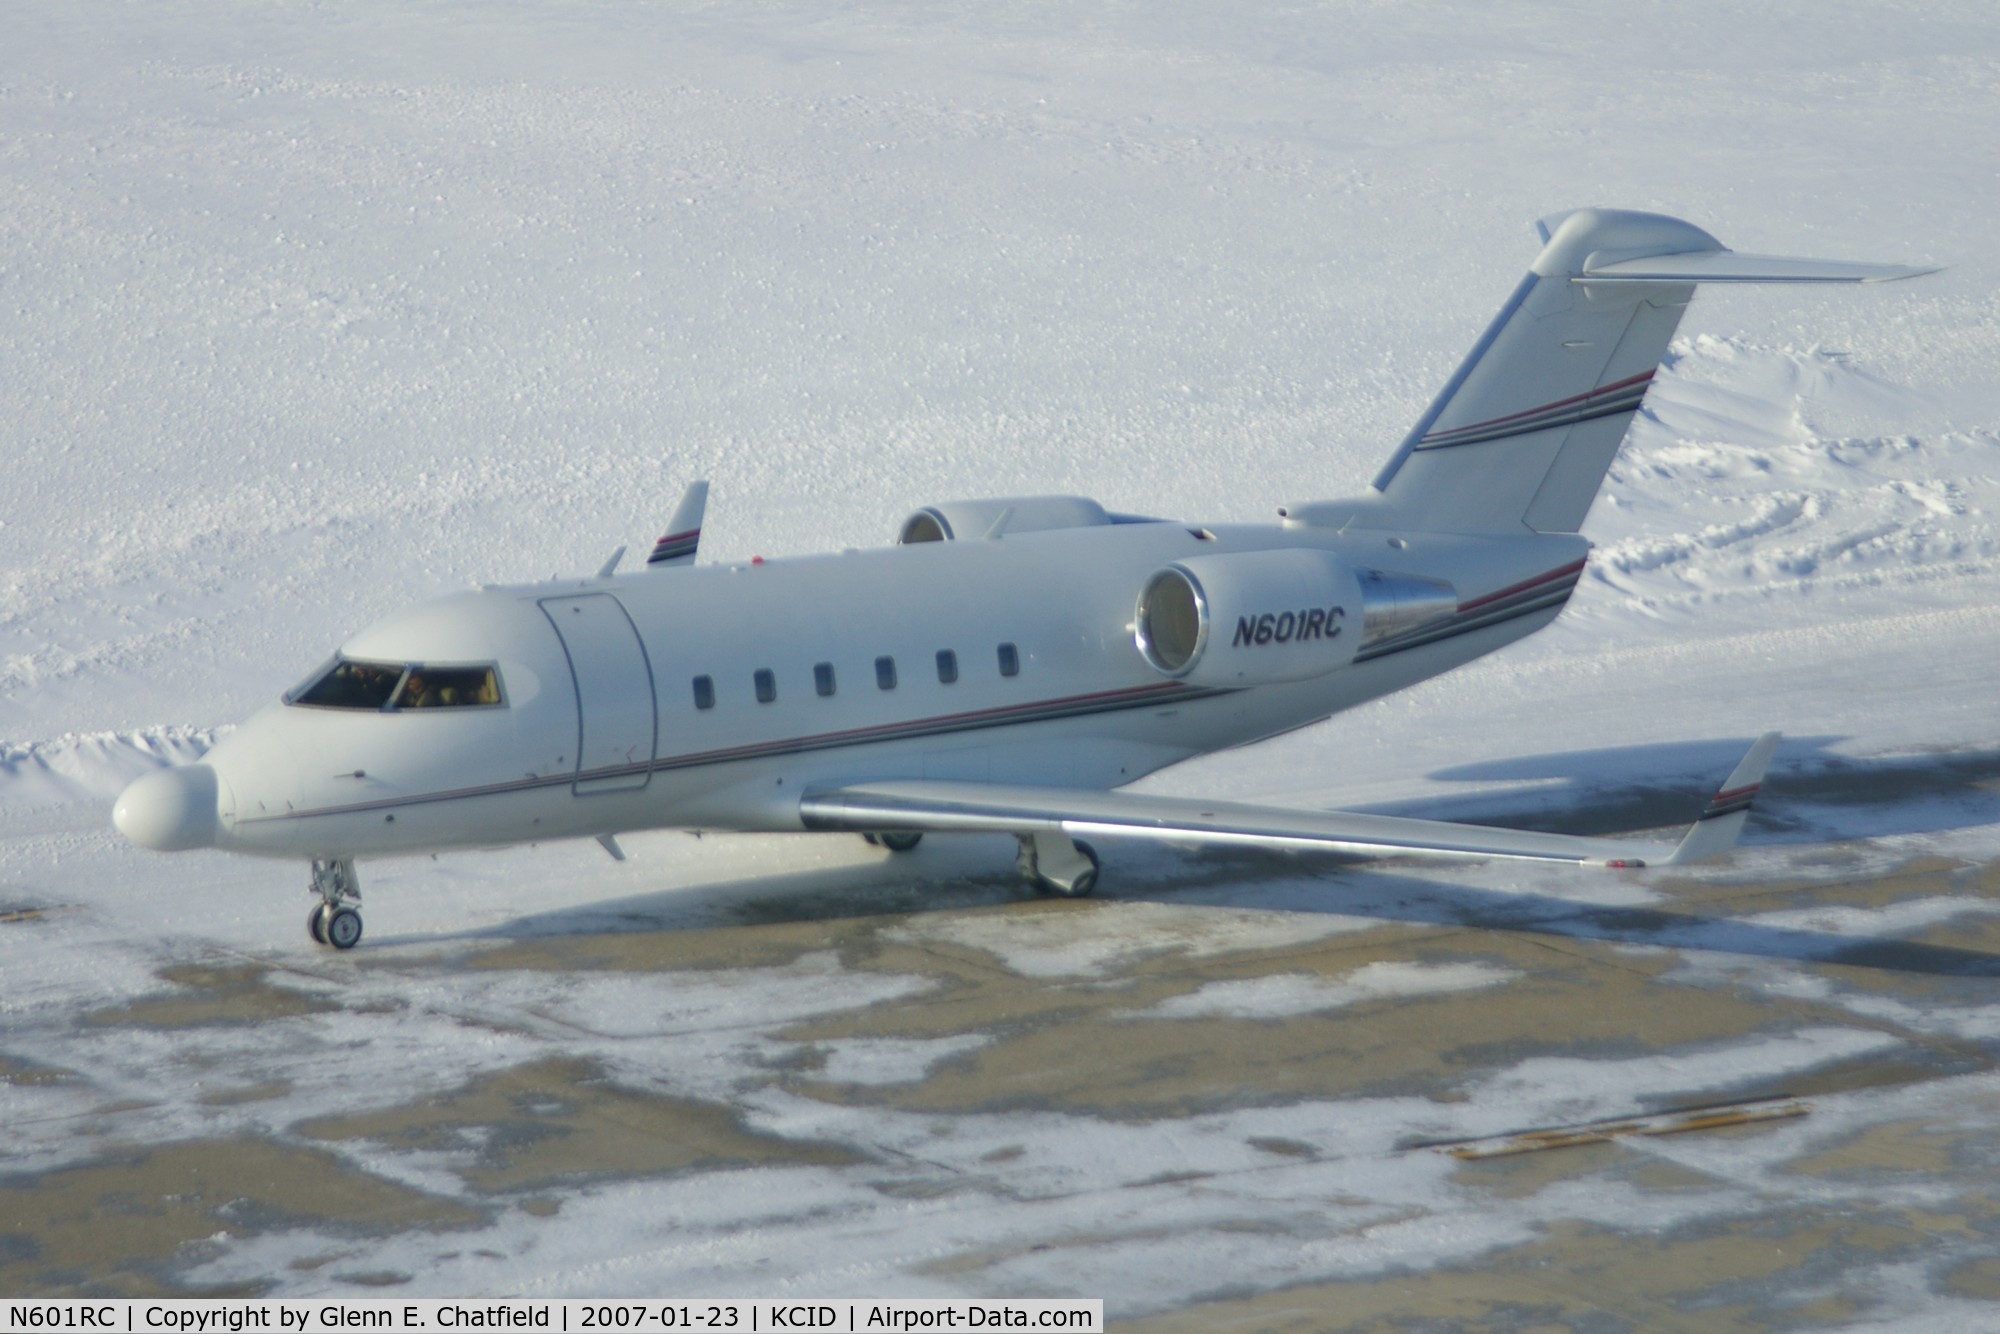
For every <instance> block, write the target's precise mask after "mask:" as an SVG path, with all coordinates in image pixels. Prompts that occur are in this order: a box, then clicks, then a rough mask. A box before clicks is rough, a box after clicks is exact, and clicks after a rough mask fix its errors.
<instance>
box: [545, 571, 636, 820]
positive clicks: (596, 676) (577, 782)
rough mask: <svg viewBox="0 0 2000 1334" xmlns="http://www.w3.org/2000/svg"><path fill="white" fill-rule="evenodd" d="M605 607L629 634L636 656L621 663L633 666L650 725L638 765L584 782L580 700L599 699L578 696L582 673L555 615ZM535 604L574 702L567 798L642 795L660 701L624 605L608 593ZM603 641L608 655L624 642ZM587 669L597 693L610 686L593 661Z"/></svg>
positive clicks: (585, 727)
mask: <svg viewBox="0 0 2000 1334" xmlns="http://www.w3.org/2000/svg"><path fill="white" fill-rule="evenodd" d="M606 603H608V604H610V611H611V612H613V613H615V614H616V618H617V619H616V623H617V624H622V625H623V626H624V627H625V629H626V631H627V633H629V634H630V636H631V640H630V643H631V645H632V647H633V648H634V649H635V650H636V651H637V654H636V658H628V659H627V660H626V664H627V665H628V666H629V665H633V664H636V666H637V667H638V669H639V672H640V675H641V676H642V677H643V678H644V680H645V683H646V705H647V708H648V711H649V715H650V718H651V724H650V726H649V727H648V729H647V733H646V738H645V745H646V755H645V759H644V760H643V761H639V760H633V761H632V762H631V763H630V765H627V766H623V767H622V768H617V769H616V770H615V771H614V772H611V773H608V774H605V775H603V776H602V777H598V778H586V777H584V773H585V764H586V762H587V760H586V756H585V747H586V745H587V744H589V741H590V730H589V719H590V713H589V711H588V710H587V709H586V708H585V703H584V701H585V699H586V698H601V697H602V696H599V695H597V694H596V692H592V694H591V695H590V696H586V694H585V691H584V680H585V677H584V673H582V672H579V671H578V670H577V654H576V651H575V650H574V649H572V648H571V647H570V641H569V637H568V636H567V635H565V634H564V633H563V622H562V619H561V618H560V617H559V616H557V615H556V612H557V609H558V608H561V607H564V606H568V607H570V608H571V610H572V611H581V610H582V609H583V608H582V607H581V606H579V605H578V604H591V605H593V606H594V607H596V609H597V610H598V611H599V612H600V613H603V612H604V610H605V608H604V604H606ZM536 605H537V606H539V607H540V608H541V609H542V615H544V616H546V617H547V618H548V622H549V626H550V628H552V629H553V630H554V631H555V632H556V643H558V644H560V645H562V651H563V660H564V661H565V662H566V663H567V664H568V665H569V682H570V692H571V697H572V698H573V699H574V700H575V701H576V768H575V769H574V770H573V772H572V778H571V781H570V791H571V793H573V794H574V795H576V796H579V797H585V796H590V795H591V794H593V793H598V792H638V791H641V790H643V789H644V788H645V787H646V786H647V785H648V784H650V783H651V782H652V781H653V761H654V759H655V758H657V757H658V755H659V747H660V701H659V692H658V690H657V689H656V688H655V687H654V684H653V659H652V655H651V654H649V653H647V652H646V641H645V640H644V639H642V638H641V637H640V635H639V627H638V626H637V625H635V624H633V622H632V614H631V613H630V612H628V611H626V610H625V604H624V603H622V602H620V601H619V600H618V599H617V598H616V597H613V596H612V595H611V594H609V593H577V594H572V595H570V596H567V597H559V598H542V599H540V600H539V601H538V602H537V603H536ZM607 619H608V617H607ZM605 642H606V643H608V644H609V645H611V646H614V651H621V650H622V645H623V644H624V642H625V641H624V639H623V638H622V637H620V636H618V635H617V634H616V633H615V632H614V633H613V634H612V635H611V636H610V638H609V640H608V641H605ZM587 666H588V668H589V671H590V678H591V680H592V681H593V682H594V683H595V685H596V687H597V689H598V690H606V688H607V687H608V686H611V685H613V684H615V683H613V682H611V681H608V680H607V679H605V674H604V673H603V672H602V671H601V670H600V669H599V663H598V661H596V660H587ZM607 693H609V692H607ZM601 721H602V722H604V723H609V722H612V721H613V720H612V719H610V718H609V717H608V716H602V715H601ZM598 767H604V766H598Z"/></svg>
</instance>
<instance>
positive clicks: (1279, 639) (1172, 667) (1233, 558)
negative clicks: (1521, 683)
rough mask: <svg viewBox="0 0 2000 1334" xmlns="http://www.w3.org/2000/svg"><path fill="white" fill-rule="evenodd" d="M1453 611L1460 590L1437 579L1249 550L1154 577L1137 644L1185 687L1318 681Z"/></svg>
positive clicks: (1179, 564) (1317, 555)
mask: <svg viewBox="0 0 2000 1334" xmlns="http://www.w3.org/2000/svg"><path fill="white" fill-rule="evenodd" d="M1457 613H1458V593H1457V591H1456V590H1454V589H1453V588H1452V586H1451V585H1450V584H1447V583H1443V582H1441V581H1439V580H1436V579H1424V578H1419V577H1417V576H1414V575H1403V574H1384V573H1383V572H1382V571H1380V570H1354V569H1350V568H1349V567H1348V566H1347V565H1346V564H1345V563H1343V562H1342V561H1341V559H1340V558H1339V557H1338V556H1335V555H1334V554H1333V553H1331V552H1327V551H1313V550H1307V549H1292V550H1285V551H1248V552H1243V553H1240V554H1231V555H1217V556H1195V557H1191V558H1190V559H1188V560H1183V561H1175V562H1174V563H1173V564H1172V565H1169V566H1167V567H1166V568H1164V569H1162V570H1159V571H1158V572H1156V573H1155V574H1154V575H1153V577H1152V578H1150V579H1148V580H1147V581H1146V585H1145V587H1144V589H1143V590H1141V592H1140V594H1139V606H1138V614H1137V616H1136V617H1135V618H1134V621H1133V639H1134V642H1136V643H1137V645H1138V647H1139V652H1140V654H1141V655H1142V656H1143V657H1144V658H1145V659H1146V661H1147V662H1148V663H1149V664H1151V665H1152V667H1153V668H1154V670H1156V671H1159V672H1161V673H1163V674H1165V675H1167V676H1171V677H1174V678H1175V679H1177V680H1182V681H1186V682H1187V683H1188V684H1190V685H1202V686H1252V685H1271V684H1275V683H1277V682H1280V681H1305V680H1309V679H1311V678H1312V677H1315V676H1324V675H1326V674H1327V673H1328V672H1331V671H1336V670H1338V669H1339V668H1342V667H1345V666H1347V664H1348V663H1350V662H1352V661H1353V660H1354V655H1355V654H1356V652H1358V651H1359V650H1361V649H1364V648H1369V647H1372V646H1373V645H1376V644H1379V643H1383V642H1385V641H1387V640H1392V639H1400V638H1402V637H1403V636H1406V635H1414V634H1417V633H1418V632H1420V631H1423V630H1427V629H1430V628H1432V627H1435V626H1440V625H1443V624H1444V623H1446V622H1448V621H1450V620H1451V619H1452V618H1453V617H1454V616H1456V615H1457Z"/></svg>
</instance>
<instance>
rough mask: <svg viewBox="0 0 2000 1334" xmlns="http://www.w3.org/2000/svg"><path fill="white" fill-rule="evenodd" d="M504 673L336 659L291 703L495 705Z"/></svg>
mask: <svg viewBox="0 0 2000 1334" xmlns="http://www.w3.org/2000/svg"><path fill="white" fill-rule="evenodd" d="M501 702H502V701H501V695H500V673H499V672H498V671H497V670H496V669H495V668H494V667H493V666H491V665H490V664H489V665H486V666H479V667H429V666H426V665H424V664H423V663H404V662H356V661H353V660H352V659H348V658H336V659H335V660H334V661H333V663H332V664H331V665H329V666H328V667H326V668H325V669H324V670H322V671H320V672H319V673H318V674H317V675H315V676H314V677H313V678H312V679H311V680H310V681H308V682H307V683H306V684H305V685H303V686H300V687H299V688H298V689H296V690H294V691H292V692H291V693H290V694H288V695H286V696H285V703H287V704H298V705H304V706H306V707H308V708H315V709H366V710H372V711H375V712H378V713H379V712H384V711H387V712H401V711H402V710H404V709H452V708H459V709H463V708H479V707H493V706H497V705H498V704H500V703H501Z"/></svg>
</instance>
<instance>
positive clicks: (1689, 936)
mask: <svg viewBox="0 0 2000 1334" xmlns="http://www.w3.org/2000/svg"><path fill="white" fill-rule="evenodd" d="M1838 740H1840V738H1838V737H1832V736H1827V737H1808V738H1799V739H1796V740H1794V739H1789V738H1788V739H1787V741H1786V743H1785V750H1786V755H1785V763H1784V765H1783V766H1782V769H1781V772H1780V773H1779V774H1778V775H1777V776H1776V777H1775V778H1774V779H1773V781H1772V789H1773V790H1772V791H1771V792H1768V793H1767V794H1766V799H1765V801H1764V802H1763V803H1761V804H1760V805H1759V807H1758V809H1757V811H1756V812H1755V813H1754V814H1753V815H1752V817H1751V821H1752V830H1753V831H1754V832H1753V835H1752V840H1751V841H1752V843H1753V845H1754V844H1756V843H1759V842H1761V843H1763V844H1765V845H1767V846H1768V845H1772V844H1789V845H1794V846H1796V845H1798V844H1801V843H1808V842H1815V841H1822V840H1824V839H1826V838H1828V837H1844V836H1851V835H1855V834H1857V833H1865V834H1866V835H1870V836H1882V835H1894V834H1914V833H1927V832H1935V831H1940V830H1946V829H1953V828H1960V827H1964V826H1966V825H1968V824H1974V823H1985V822H1987V821H1988V819H1990V815H1991V811H1990V805H1991V803H1992V802H1993V800H1994V792H1995V790H1996V788H2000V749H1992V750H1982V751H1956V752H1951V753H1948V754H1940V755H1915V756H1898V757H1890V758H1885V759H1869V760H1855V759H1852V758H1849V757H1845V756H1841V755H1837V754H1834V753H1833V752H1832V751H1831V749H1830V747H1831V745H1832V744H1833V743H1835V742H1837V741H1838ZM1744 744H1745V743H1744V741H1743V740H1741V739H1736V738H1729V739H1717V740H1710V741H1701V742H1681V743H1670V744H1663V745H1649V746H1630V747H1620V748H1615V749H1608V750H1592V751H1572V752H1559V753H1550V754H1545V755H1536V756H1524V757H1521V758H1518V759H1509V760H1503V761H1492V762H1484V763H1480V764H1470V765H1463V766H1458V767H1454V768H1451V769H1447V770H1442V771H1439V772H1437V773H1434V774H1432V775H1431V777H1433V778H1438V779H1445V780H1457V781H1467V782H1500V781H1522V782H1537V783H1541V784H1544V785H1547V784H1550V783H1559V784H1561V786H1557V787H1554V788H1551V787H1549V786H1542V787H1538V788H1536V789H1534V790H1533V791H1532V792H1531V793H1528V794H1519V793H1501V794H1497V795H1496V794H1481V795H1479V796H1476V797H1473V798H1471V799H1469V800H1466V799H1454V798H1450V797H1439V798H1434V799H1426V800H1424V801H1421V802H1405V803H1396V804H1394V805H1383V806H1380V807H1376V808H1373V809H1377V810H1380V811H1383V812H1385V813H1394V814H1401V815H1416V816H1423V817H1426V818H1440V819H1459V820H1468V819H1469V820H1474V821H1485V820H1493V821H1495V822H1507V823H1514V824H1519V823H1523V822H1526V823H1532V824H1538V825H1540V826H1542V827H1545V828H1548V829H1551V830H1555V831H1558V832H1579V833H1592V834H1597V833H1606V832H1621V831H1625V830H1631V829H1635V828H1656V827H1661V826H1672V825H1675V824H1678V823H1681V822H1684V821H1686V820H1687V819H1688V818H1689V817H1690V815H1691V814H1692V813H1693V810H1694V809H1695V808H1696V807H1697V806H1698V804H1699V800H1700V798H1699V795H1698V794H1699V792H1700V787H1701V782H1702V780H1700V779H1694V780H1689V779H1686V778H1684V777H1675V778H1673V779H1667V780H1663V779H1660V778H1659V777H1658V775H1661V774H1672V775H1686V774H1706V775H1709V778H1708V780H1707V781H1713V775H1714V774H1715V773H1718V772H1722V771H1724V770H1725V769H1726V767H1727V765H1728V763H1729V762H1730V760H1731V759H1733V758H1734V757H1735V756H1736V755H1738V754H1740V753H1741V751H1742V748H1743V746H1744ZM1801 750H1804V752H1805V753H1804V754H1801V753H1800V752H1801ZM1626 774H1630V775H1635V776H1636V775H1641V774H1643V775H1646V776H1647V777H1645V778H1644V779H1640V778H1637V777H1632V778H1626V777H1622V775H1626ZM1468 807H1471V808H1472V809H1468ZM1829 808H1831V809H1829ZM1857 825H1860V826H1863V828H1860V829H1857V828H1856V826H1857ZM1010 850H1011V840H1009V839H1007V838H1006V837H1005V836H998V835H965V836H961V837H958V838H954V839H948V840H947V839H936V838H934V839H933V840H932V842H931V843H930V844H928V845H926V846H925V848H923V849H921V850H919V851H918V852H917V853H915V854H913V855H909V856H906V857H899V858H895V859H892V860H887V861H884V862H881V863H864V864H860V865H852V866H844V867H838V868H825V869H815V870H811V871H799V872H780V873H776V874H762V875H756V876H752V877H748V878H739V879H731V880H727V881H719V882H713V883H707V884H697V885H691V886H685V887H679V888H674V889H670V890H662V891H660V892H658V893H648V894H641V895H634V896H628V897H626V898H623V899H617V900H612V901H608V902H602V903H594V904H588V905H575V906H570V907H564V908H561V909H556V910H553V911H549V912H544V913H534V914H529V915H525V916H522V917H519V918H516V919H514V920H513V921H511V922H509V923H507V924H505V925H504V926H501V927H498V928H494V929H490V930H486V931H476V932H467V933H463V934H460V935H452V936H444V937H423V938H418V937H405V938H403V940H402V941H401V942H400V943H406V944H414V943H418V942H419V939H422V940H424V941H427V942H429V943H438V942H440V941H441V940H447V939H455V940H467V941H471V940H480V939H484V940H492V939H496V938H498V939H513V940H522V939H534V938H548V937H552V936H566V935H590V934H598V933H624V932H647V931H700V930H705V929H714V928H718V927H743V926H757V925H773V924H783V923H799V922H813V921H822V922H835V921H844V920H860V919H868V918H877V917H891V916H903V915H915V914H928V913H936V912H949V911H964V910H968V909H976V908H991V907H998V906H1003V905H1006V904H1009V903H1017V902H1020V903H1027V902H1034V901H1035V900H1036V897H1037V896H1035V895H1034V893H1033V891H1031V890H1030V889H1029V888H1028V887H1027V886H1026V885H1024V884H1023V883H1022V882H1021V881H1020V880H1019V879H1018V878H1017V877H1016V876H1015V875H1014V874H1013V871H1012V864H1011V859H1010V855H1009V854H1010ZM1105 851H1106V852H1107V853H1108V856H1107V866H1108V868H1109V869H1110V870H1111V871H1112V874H1111V875H1109V876H1107V878H1106V884H1105V886H1104V888H1103V889H1101V890H1100V891H1099V895H1098V897H1099V898H1100V899H1108V900H1111V901H1116V902H1156V903H1166V904H1174V905H1178V906H1191V905H1206V906H1212V907H1215V908H1228V909H1251V910H1258V911H1280V912H1300V913H1326V914H1334V915H1340V916H1347V917H1363V918H1373V919H1377V920H1380V921H1384V922H1402V923H1410V924H1427V925H1437V926H1451V927H1476V928H1481V929H1488V930H1498V931H1515V932H1531V933H1536V934H1542V935H1549V936H1560V937H1565V938H1571V939H1581V940H1597V941H1604V942H1610V943H1617V944H1628V945H1641V946H1653V947H1664V948H1672V949H1687V950H1697V951H1704V952H1710V953H1719V954H1732V955H1741V956H1746V957H1755V958H1770V959H1783V960H1793V961H1802V962H1820V963H1832V964H1840V965H1844V966H1848V967H1859V968H1875V969H1884V970H1888V971H1893V972H1902V973H1913V974H1927V975H1934V976H1942V977H1980V976H2000V954H1989V953H1986V952H1983V951H1979V950H1972V949H1964V948H1959V947H1955V946H1949V945H1934V944H1928V943H1925V942H1921V941H1912V940H1903V939H1896V938H1888V937H1874V938H1870V937H1856V936H1852V935H1839V934H1835V933H1831V932H1824V931H1814V930H1809V929H1805V928H1800V927H1790V926H1779V925H1771V924H1764V923H1758V922H1753V921H1744V920H1740V919H1737V918H1731V917H1728V916H1721V915H1710V914H1703V913H1698V912H1689V911H1684V910H1680V909H1675V908H1670V907H1657V906H1633V905H1627V904H1603V903H1592V902H1590V901H1588V900H1587V899H1576V898H1569V897H1561V896H1558V895H1557V894H1553V893H1537V892H1534V891H1532V890H1529V891H1520V890H1501V889H1487V888H1481V887H1478V886H1468V885H1464V884H1458V883H1453V882H1452V881H1451V880H1450V879H1448V878H1445V877H1442V876H1439V877H1435V878H1433V877H1427V876H1425V875H1423V874H1421V873H1416V874H1413V873H1411V872H1409V871H1407V870H1405V869H1403V868H1402V867H1401V866H1398V865H1396V864H1395V863H1391V862H1382V861H1373V862H1357V861H1352V860H1346V859H1342V858H1340V857H1338V856H1336V855H1331V854H1327V853H1323V852H1301V853H1292V852H1282V851H1273V850H1269V849H1261V848H1217V847H1207V848H1196V849H1179V848H1171V847H1158V846H1151V845H1147V844H1142V843H1137V842H1125V841H1122V840H1121V841H1117V842H1112V841H1110V840H1106V843H1105ZM1535 874H1537V875H1538V876H1547V875H1555V876H1560V877H1561V878H1562V882H1563V884H1564V885H1565V886H1566V887H1569V886H1573V887H1575V888H1577V889H1581V890H1584V891H1586V892H1587V890H1588V887H1589V883H1590V882H1589V880H1588V877H1591V876H1595V875H1604V874H1607V873H1606V872H1601V871H1578V870H1556V871H1537V872H1536V873H1535ZM1078 929H1079V930H1087V929H1088V927H1087V925H1085V924H1084V923H1083V922H1079V925H1078Z"/></svg>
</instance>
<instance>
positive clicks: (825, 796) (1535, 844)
mask: <svg viewBox="0 0 2000 1334" xmlns="http://www.w3.org/2000/svg"><path fill="white" fill-rule="evenodd" d="M1777 744H1778V734H1777V733H1776V732H1768V733H1766V734H1765V735H1763V736H1761V737H1759V738H1758V739H1757V742H1756V744H1755V745H1753V746H1751V747H1750V751H1749V753H1748V754H1747V755H1745V756H1744V757H1743V760H1742V762H1741V763H1739V764H1738V765H1737V766H1736V768H1735V769H1734V770H1733V771H1732V772H1731V773H1730V775H1729V778H1728V779H1727V780H1726V781H1725V782H1724V783H1723V785H1722V787H1721V789H1720V790H1719V791H1718V792H1717V793H1716V795H1715V797H1714V798H1713V799H1712V800H1711V801H1710V802H1709V803H1708V806H1707V808H1706V809H1704V810H1703V811H1702V813H1701V816H1700V818H1699V819H1697V820H1696V821H1695V824H1694V827H1693V828H1692V829H1690V830H1689V831H1688V833H1687V835H1686V836H1685V837H1684V838H1682V839H1681V841H1680V843H1679V844H1678V845H1677V846H1671V847H1669V846H1664V845H1662V846H1650V845H1647V844H1641V843H1631V842H1626V841H1624V840H1619V839H1601V838H1575V837H1571V836H1570V835H1567V834H1542V833H1535V832H1533V831H1530V830H1525V829H1496V828H1490V827H1488V826H1485V825H1472V824H1453V823H1450V822H1448V821H1443V820H1411V819H1405V818H1403V817H1401V816H1394V815H1364V814H1358V813H1353V812H1347V811H1304V810H1287V809H1284V808H1281V807H1276V806H1252V805H1245V804H1243V803H1239V802H1214V801H1197V800H1192V799H1189V798H1186V797H1155V796H1146V795H1142V794H1139V793H1132V792H1096V791H1090V790H1087V789H1072V788H1054V787H1015V786H1011V785H1008V784H1001V783H944V782H929V781H903V782H886V783H861V784H855V785H853V786H848V787H838V788H820V789H815V790H813V791H810V792H808V793H806V795H805V796H804V798H802V799H801V801H800V803H799V814H800V818H801V819H802V820H803V822H804V824H805V826H806V828H808V829H817V830H845V831H848V832H852V833H866V832H871V831H876V830H883V829H895V830H936V831H981V832H989V833H1010V834H1033V833H1038V832H1060V833H1063V834H1067V835H1080V834H1094V835H1098V836H1100V837H1107V836H1108V837H1117V836H1124V837H1129V838H1151V839H1161V840H1171V841H1175V842H1199V843H1239V844H1253V845H1256V846H1261V847H1310V848H1323V849H1325V850H1327V851H1330V852H1340V853H1348V854H1351V855H1356V856H1363V857H1392V856H1425V857H1449V858H1465V859H1488V858H1495V857H1499V858H1513V859H1518V860H1524V861H1541V862H1567V863H1570V864H1572V865H1580V866H1610V867H1640V866H1675V865H1680V864H1683V863H1686V862H1692V861H1700V860H1703V859H1706V858H1709V857H1715V856H1720V855H1721V854H1722V853H1724V852H1727V851H1729V849H1731V848H1733V847H1734V846H1735V845H1736V840H1737V839H1738V837H1740V836H1741V834H1742V831H1743V823H1744V821H1745V819H1747V818H1748V815H1749V811H1750V803H1751V801H1752V800H1753V799H1754V798H1755V796H1756V794H1757V791H1758V788H1759V785H1760V784H1761V783H1762V781H1763V775H1764V770H1765V768H1766V767H1767V766H1768V765H1769V764H1770V760H1771V755H1772V752H1773V751H1775V750H1776V749H1777Z"/></svg>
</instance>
